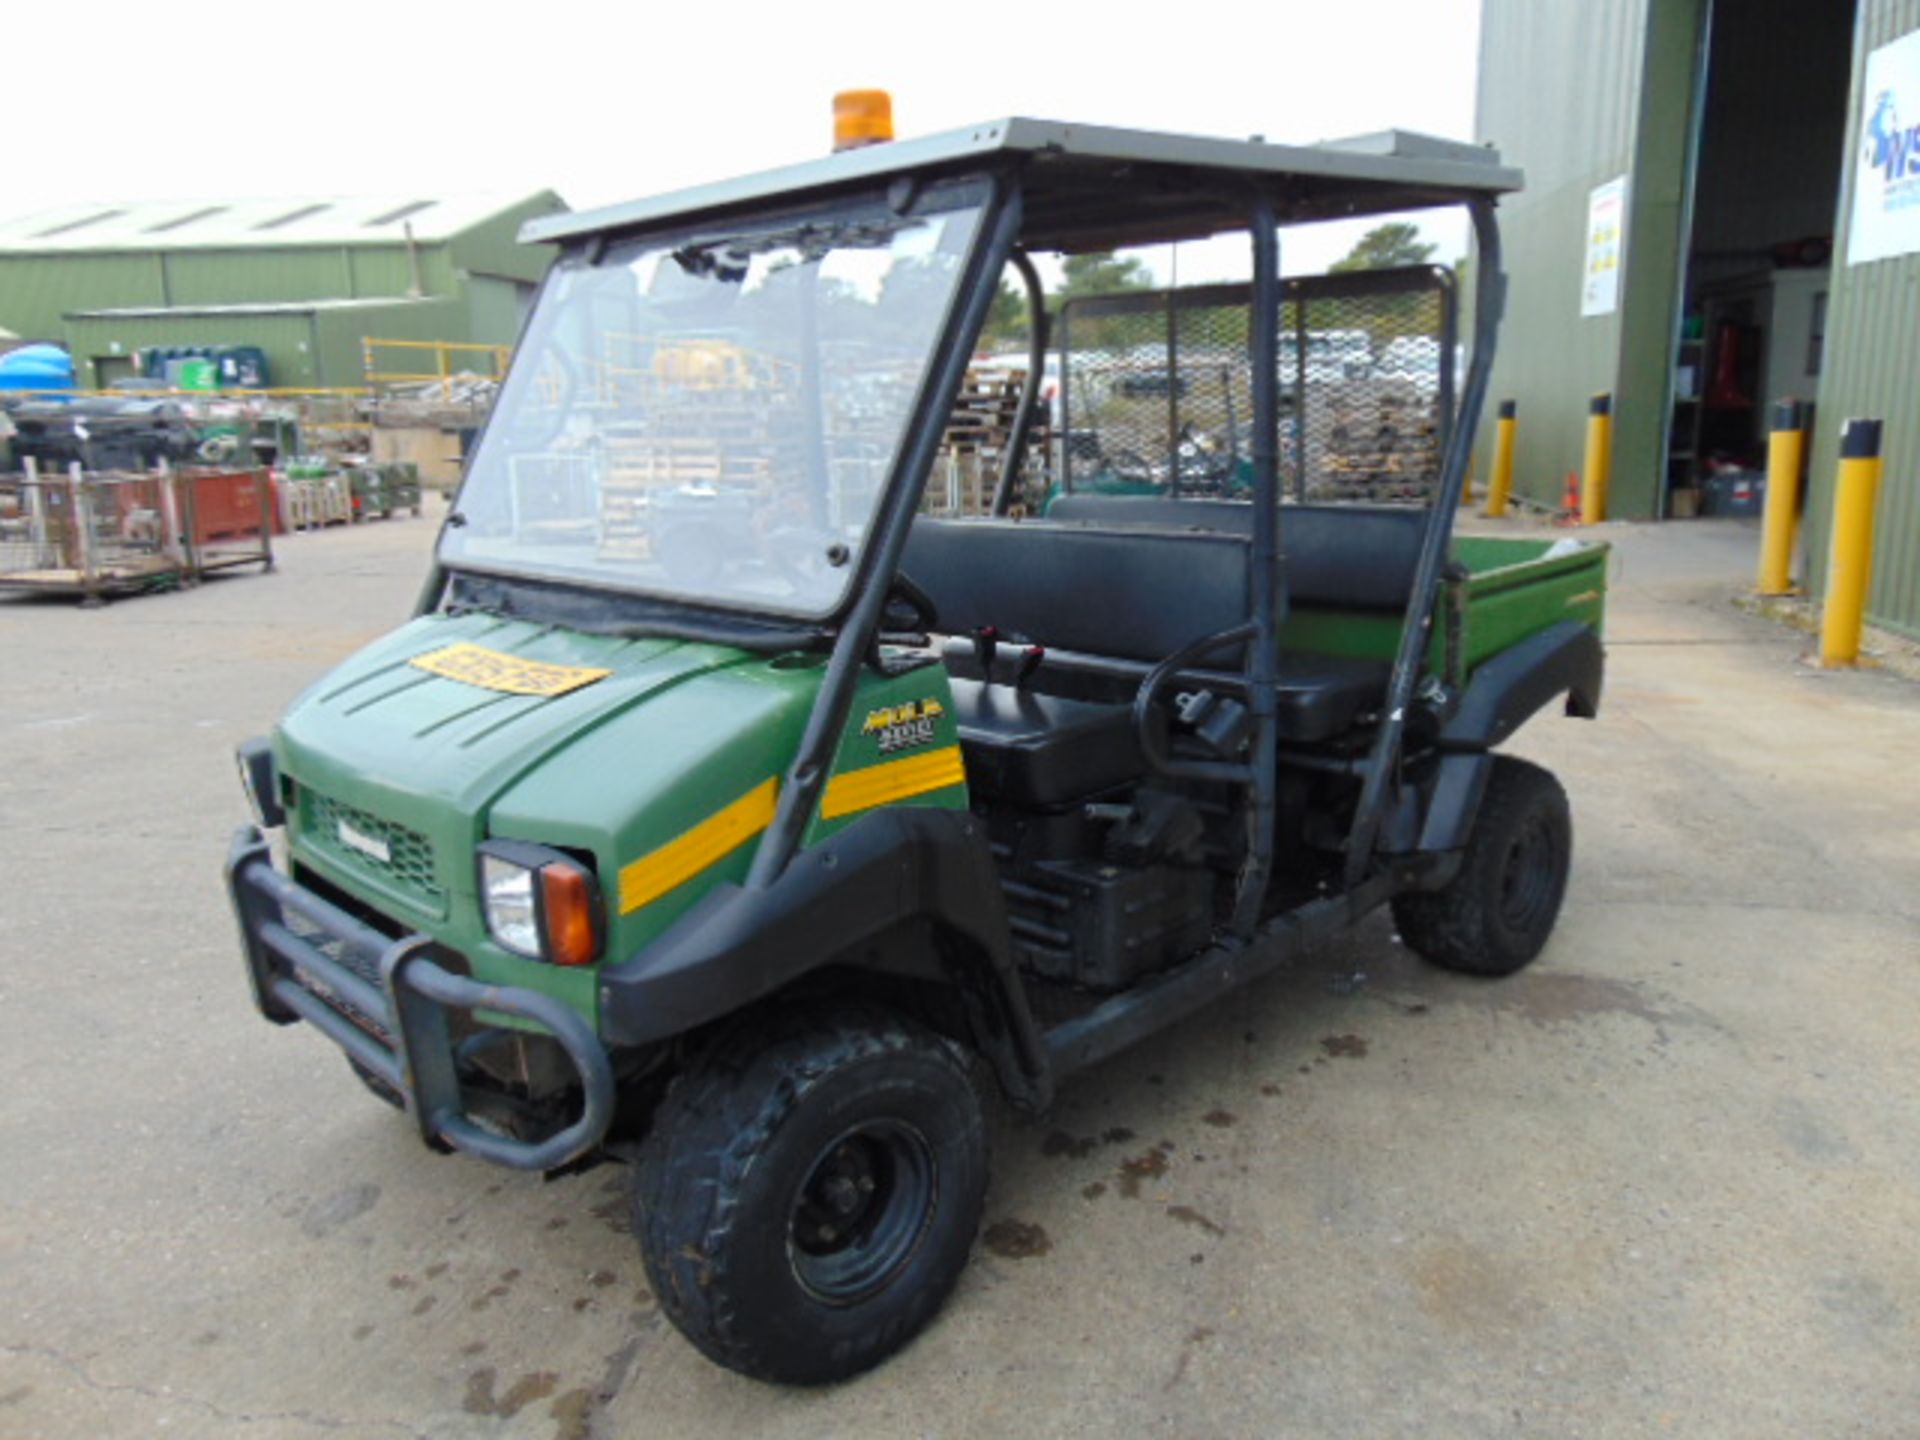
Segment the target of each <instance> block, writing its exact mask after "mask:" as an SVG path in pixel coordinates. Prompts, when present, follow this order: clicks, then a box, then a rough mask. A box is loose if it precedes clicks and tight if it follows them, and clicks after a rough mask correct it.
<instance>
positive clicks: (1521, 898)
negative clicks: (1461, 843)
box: [1393, 755, 1573, 975]
mask: <svg viewBox="0 0 1920 1440" xmlns="http://www.w3.org/2000/svg"><path fill="white" fill-rule="evenodd" d="M1572 861H1573V819H1572V815H1571V813H1570V812H1569V810H1568V807H1567V792H1566V791H1565V790H1563V789H1561V788H1560V782H1559V781H1558V780H1556V779H1554V778H1553V776H1552V775H1551V774H1549V773H1548V772H1547V771H1545V770H1542V769H1541V768H1540V767H1539V766H1538V765H1531V764H1528V763H1527V762H1526V761H1525V760H1516V759H1514V758H1513V757H1512V756H1509V755H1497V756H1495V757H1494V761H1493V774H1492V775H1491V776H1490V777H1488V780H1487V793H1486V796H1485V797H1484V798H1483V799H1482V800H1481V802H1480V814H1479V816H1478V817H1477V818H1476V819H1475V821H1474V826H1473V835H1472V837H1471V838H1470V839H1469V840H1468V841H1467V851H1466V855H1465V856H1464V857H1463V859H1462V861H1461V865H1460V873H1459V874H1457V875H1455V876H1454V877H1453V879H1452V880H1451V881H1449V882H1448V884H1447V885H1446V887H1445V888H1444V889H1440V890H1433V891H1423V892H1410V893H1408V894H1405V895H1399V896H1396V897H1395V898H1394V901H1393V918H1394V923H1395V924H1396V925H1398V926H1399V927H1400V938H1401V939H1402V940H1404V941H1406V943H1407V944H1408V945H1409V946H1411V947H1412V948H1413V949H1414V950H1415V951H1416V952H1417V953H1418V954H1420V955H1421V956H1423V957H1425V958H1426V959H1428V960H1431V961H1432V962H1433V963H1434V964H1436V965H1439V966H1441V967H1442V968H1444V969H1448V970H1459V971H1463V972H1465V973H1466V974H1469V975H1511V974H1512V973H1513V972H1514V971H1516V970H1519V969H1521V968H1522V967H1523V966H1525V965H1526V964H1527V963H1528V962H1530V961H1531V960H1532V959H1533V958H1534V957H1535V956H1537V955H1538V954H1539V953H1540V951H1541V950H1542V948H1544V947H1545V945H1546V943H1547V937H1548V936H1549V935H1551V934H1552V933H1553V925H1554V921H1555V920H1556V919H1558V918H1559V915H1560V902H1561V900H1562V899H1563V898H1565V896H1566V893H1567V871H1568V868H1569V867H1570V865H1571V864H1572Z"/></svg>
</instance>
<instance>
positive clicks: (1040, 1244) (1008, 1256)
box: [980, 1220, 1053, 1260]
mask: <svg viewBox="0 0 1920 1440" xmlns="http://www.w3.org/2000/svg"><path fill="white" fill-rule="evenodd" d="M980 1239H981V1242H982V1243H983V1244H984V1245H985V1246H986V1247H987V1249H989V1250H991V1251H992V1252H993V1253H994V1254H996V1255H998V1256H999V1257H1000V1258H1001V1259H1002V1260H1031V1259H1033V1258H1034V1257H1035V1256H1036V1255H1044V1254H1046V1253H1047V1252H1048V1251H1049V1250H1051V1249H1053V1240H1052V1239H1051V1238H1050V1237H1049V1236H1048V1234H1047V1232H1046V1231H1045V1230H1043V1229H1041V1228H1040V1227H1039V1226H1038V1225H1033V1224H1029V1223H1028V1222H1027V1221H1025V1220H996V1221H994V1222H993V1224H991V1225H989V1226H987V1228H986V1233H985V1234H983V1235H982V1236H981V1237H980Z"/></svg>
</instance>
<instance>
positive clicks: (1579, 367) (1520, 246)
mask: <svg viewBox="0 0 1920 1440" xmlns="http://www.w3.org/2000/svg"><path fill="white" fill-rule="evenodd" d="M1648 4H1649V0H1590V3H1580V4H1571V3H1559V0H1553V3H1542V0H1485V4H1484V6H1483V9H1482V13H1481V25H1480V37H1481V38H1480V82H1479V101H1478V113H1477V118H1476V123H1475V133H1476V137H1477V138H1478V139H1480V140H1481V141H1484V142H1486V143H1489V144H1492V145H1494V146H1496V147H1498V149H1499V151H1500V153H1501V156H1502V158H1504V159H1505V160H1506V161H1507V162H1508V163H1509V164H1515V165H1518V166H1520V168H1521V169H1522V170H1524V171H1525V172H1526V189H1525V190H1523V191H1522V192H1521V193H1520V194H1519V195H1516V196H1514V197H1512V198H1510V199H1508V200H1506V201H1504V202H1503V203H1502V204H1501V207H1500V222H1501V232H1502V235H1503V238H1504V241H1505V244H1506V250H1507V272H1508V274H1509V276H1510V277H1511V290H1510V292H1509V296H1508V302H1507V314H1506V320H1505V323H1504V324H1503V325H1502V327H1501V332H1500V347H1499V351H1498V358H1497V360H1496V363H1495V366H1494V372H1493V391H1492V395H1491V397H1490V399H1491V400H1500V399H1512V400H1517V401H1518V402H1519V405H1520V426H1519V431H1518V435H1517V447H1516V452H1515V488H1516V490H1518V491H1519V492H1521V493H1523V494H1526V495H1530V496H1532V497H1533V498H1535V499H1539V500H1543V501H1547V502H1549V503H1558V500H1559V497H1560V490H1561V486H1562V483H1563V479H1562V477H1564V476H1565V475H1566V474H1567V472H1568V471H1570V470H1578V469H1579V467H1580V459H1581V447H1582V443H1583V439H1584V434H1585V424H1586V408H1587V397H1588V396H1590V395H1592V394H1594V393H1595V392H1597V391H1602V390H1612V389H1613V387H1614V380H1615V374H1616V371H1617V368H1618V364H1619V354H1620V334H1621V316H1620V314H1618V313H1615V314H1613V315H1607V316H1597V317H1594V318H1591V319H1583V318H1581V315H1580V289H1581V278H1582V273H1581V272H1582V267H1583V265H1584V263H1585V256H1586V224H1587V196H1588V192H1589V191H1590V190H1592V188H1593V187H1594V186H1596V185H1600V184H1603V183H1605V182H1606V181H1608V180H1611V179H1613V178H1614V177H1615V176H1618V175H1621V174H1623V173H1625V172H1626V171H1627V170H1628V168H1629V166H1630V164H1631V161H1632V156H1633V148H1634V141H1635V131H1636V124H1635V121H1636V117H1637V115H1638V113H1639V104H1640V95H1639V81H1640V75H1641V70H1642V67H1643V62H1644V39H1645V34H1646V27H1647V7H1648ZM1627 263H1628V264H1629V266H1631V264H1632V263H1633V260H1632V254H1631V251H1629V254H1628V261H1627ZM1493 408H1494V407H1493V406H1492V404H1489V405H1488V407H1487V409H1488V414H1489V415H1491V413H1492V411H1493ZM1489 433H1490V432H1489ZM1491 448H1492V447H1491V444H1490V442H1489V441H1488V440H1487V438H1486V437H1485V435H1483V437H1482V442H1481V446H1480V453H1481V455H1483V456H1484V455H1487V454H1490V453H1491Z"/></svg>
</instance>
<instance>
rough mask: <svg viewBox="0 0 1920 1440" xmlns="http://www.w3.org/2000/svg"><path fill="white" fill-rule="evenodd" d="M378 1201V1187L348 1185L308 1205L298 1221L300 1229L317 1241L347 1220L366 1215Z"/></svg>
mask: <svg viewBox="0 0 1920 1440" xmlns="http://www.w3.org/2000/svg"><path fill="white" fill-rule="evenodd" d="M379 1199H380V1187H379V1186H378V1185H348V1186H346V1187H344V1188H343V1189H339V1190H336V1191H334V1192H333V1194H331V1195H329V1196H327V1197H326V1198H325V1199H324V1200H316V1201H314V1202H313V1204H311V1205H309V1206H308V1207H307V1213H306V1215H305V1216H304V1217H303V1218H302V1219H301V1221H300V1228H301V1229H302V1230H304V1231H306V1233H307V1234H308V1235H309V1236H311V1237H312V1238H314V1239H315V1240H318V1239H319V1238H320V1237H321V1236H322V1235H326V1234H328V1233H330V1232H332V1231H334V1230H338V1229H339V1228H340V1227H341V1226H342V1225H345V1224H346V1223H347V1222H348V1221H349V1220H357V1219H358V1218H359V1217H360V1216H362V1215H364V1214H366V1213H367V1211H369V1210H371V1209H372V1208H373V1207H374V1205H375V1204H377V1203H378V1202H379Z"/></svg>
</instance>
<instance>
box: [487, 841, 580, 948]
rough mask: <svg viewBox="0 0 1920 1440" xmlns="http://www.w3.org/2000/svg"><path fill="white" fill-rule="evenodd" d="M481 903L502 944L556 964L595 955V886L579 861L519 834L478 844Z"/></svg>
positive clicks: (498, 941)
mask: <svg viewBox="0 0 1920 1440" xmlns="http://www.w3.org/2000/svg"><path fill="white" fill-rule="evenodd" d="M479 858H480V908H481V910H482V911H483V912H484V913H485V915H486V918H487V933H488V934H490V935H492V936H493V938H494V940H495V942H496V943H498V944H499V945H500V947H501V948H502V949H505V950H511V951H512V952H513V953H514V954H516V955H524V956H525V957H526V958H527V959H529V960H546V961H549V962H550V963H552V964H555V965H591V964H592V963H593V962H594V961H595V960H597V959H598V958H599V956H600V938H601V935H600V930H601V922H600V916H601V907H600V887H599V886H598V885H597V884H596V883H595V882H594V878H593V873H592V872H591V871H590V870H588V869H587V868H586V867H585V866H584V865H582V864H580V862H579V861H577V860H574V859H573V858H571V857H570V856H567V855H562V854H561V853H560V852H559V851H557V850H549V849H548V848H547V847H546V846H544V845H529V844H527V843H526V842H524V841H520V840H489V841H487V842H486V843H484V844H483V845H481V847H480V857H479Z"/></svg>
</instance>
